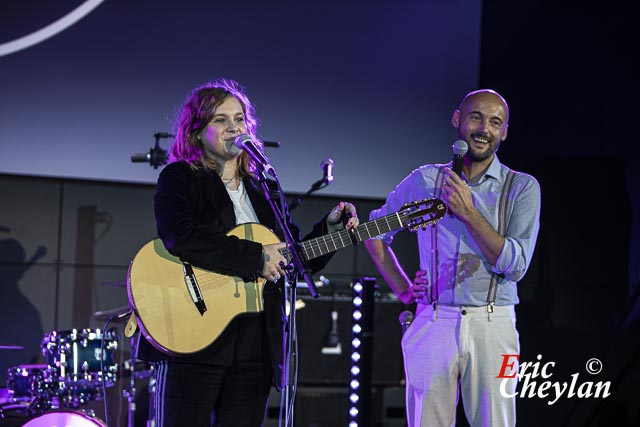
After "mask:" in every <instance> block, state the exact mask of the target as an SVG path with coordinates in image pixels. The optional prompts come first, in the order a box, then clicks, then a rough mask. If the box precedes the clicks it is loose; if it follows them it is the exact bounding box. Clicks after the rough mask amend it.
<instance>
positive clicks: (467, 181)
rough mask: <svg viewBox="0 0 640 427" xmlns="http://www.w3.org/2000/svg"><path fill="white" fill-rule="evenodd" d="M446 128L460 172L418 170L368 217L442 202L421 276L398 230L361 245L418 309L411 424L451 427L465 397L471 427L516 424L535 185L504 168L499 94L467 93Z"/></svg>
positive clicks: (410, 348)
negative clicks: (522, 284)
mask: <svg viewBox="0 0 640 427" xmlns="http://www.w3.org/2000/svg"><path fill="white" fill-rule="evenodd" d="M451 123H452V125H453V127H454V128H455V129H457V137H458V139H459V140H464V141H465V142H466V143H467V145H468V151H467V152H466V154H465V155H464V158H463V162H462V172H461V176H458V174H456V173H455V172H453V171H452V170H451V166H452V164H451V163H449V164H427V165H424V166H421V167H419V168H418V169H416V170H414V171H413V172H412V173H411V174H409V176H407V177H406V178H405V179H404V180H403V181H402V182H400V184H398V185H397V186H396V188H395V189H394V190H393V191H392V192H391V193H389V195H388V197H387V199H386V202H385V204H384V205H383V206H382V207H380V209H377V210H374V211H372V212H371V214H370V218H371V219H375V218H378V217H382V216H385V215H388V214H390V213H393V212H396V211H398V210H400V208H401V207H402V205H403V204H404V203H407V202H411V201H415V200H421V199H425V198H431V197H439V198H441V199H442V200H443V201H444V202H445V204H446V205H447V207H448V214H447V215H445V216H444V217H443V218H442V219H441V220H440V221H439V222H438V223H437V224H436V225H435V226H433V227H431V228H430V229H428V230H427V231H425V232H421V233H418V250H419V254H420V270H419V271H417V272H416V274H415V277H414V279H413V280H411V279H409V276H408V275H407V274H406V272H405V271H404V270H403V269H402V267H401V266H400V263H399V262H398V259H397V258H396V256H395V254H394V252H393V249H392V248H391V244H392V241H393V237H394V235H395V233H394V232H390V233H387V234H384V235H381V236H378V237H377V238H374V239H370V240H367V241H365V245H366V247H367V250H368V252H369V254H370V255H371V258H372V259H373V261H374V263H375V265H376V267H377V268H378V270H379V271H380V274H381V275H382V277H383V278H384V279H385V280H386V282H387V283H388V284H389V286H390V287H391V289H392V290H393V291H394V292H395V294H396V295H397V296H398V298H399V299H400V301H402V302H403V303H405V304H412V303H417V305H416V314H415V317H414V321H413V322H412V324H411V326H410V327H409V328H408V329H407V331H406V332H405V334H404V336H403V338H402V350H403V354H404V363H405V374H406V381H407V393H406V409H407V422H408V424H409V426H410V427H413V426H429V427H432V426H451V425H454V424H455V415H456V405H457V401H458V398H459V397H460V396H462V401H463V405H464V411H465V415H466V417H467V419H468V421H469V423H470V424H471V425H472V426H493V427H495V426H513V425H515V422H516V413H515V406H516V405H515V397H514V393H515V390H516V387H517V376H515V375H514V374H515V373H517V370H518V363H517V360H518V355H519V353H520V343H519V339H518V331H517V329H516V318H515V309H514V306H515V305H516V304H518V291H517V282H518V281H519V280H520V279H522V277H523V276H524V274H525V272H526V271H527V268H528V267H529V264H530V262H531V257H532V255H533V250H534V247H535V243H536V238H537V235H538V230H539V220H540V186H539V184H538V182H537V181H536V180H535V178H533V177H532V176H530V175H527V174H525V173H521V172H515V171H511V170H510V169H509V168H507V167H506V166H504V165H503V164H502V163H500V161H499V160H498V156H497V154H496V153H497V151H498V148H499V147H500V145H501V144H502V143H503V142H504V141H505V140H506V139H507V133H508V125H509V107H508V105H507V102H506V101H505V100H504V98H503V97H502V96H500V94H498V93H497V92H495V91H493V90H490V89H482V90H477V91H474V92H471V93H469V94H467V95H466V96H465V97H464V99H463V100H462V102H461V103H460V106H459V107H458V109H457V110H455V111H454V112H453V117H452V119H451ZM396 232H397V231H396ZM504 355H511V356H508V357H506V358H505V356H504ZM511 376H514V378H509V377H511Z"/></svg>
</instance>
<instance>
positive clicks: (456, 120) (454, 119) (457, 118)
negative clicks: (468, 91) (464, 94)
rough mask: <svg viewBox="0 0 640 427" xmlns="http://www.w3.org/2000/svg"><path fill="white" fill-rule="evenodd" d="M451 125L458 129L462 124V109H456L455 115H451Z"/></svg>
mask: <svg viewBox="0 0 640 427" xmlns="http://www.w3.org/2000/svg"><path fill="white" fill-rule="evenodd" d="M451 125H452V126H453V127H454V128H456V129H458V126H460V110H455V111H454V112H453V116H451Z"/></svg>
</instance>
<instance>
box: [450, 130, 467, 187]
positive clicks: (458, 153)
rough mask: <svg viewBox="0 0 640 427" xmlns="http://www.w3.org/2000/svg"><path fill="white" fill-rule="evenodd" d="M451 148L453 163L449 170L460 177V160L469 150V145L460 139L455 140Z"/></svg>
mask: <svg viewBox="0 0 640 427" xmlns="http://www.w3.org/2000/svg"><path fill="white" fill-rule="evenodd" d="M452 148H453V164H452V166H451V170H453V171H454V172H455V173H457V174H458V176H459V177H461V178H462V160H463V159H464V155H465V154H467V151H468V150H469V146H468V145H467V143H466V142H465V141H463V140H461V139H459V140H457V141H456V142H454V143H453V145H452Z"/></svg>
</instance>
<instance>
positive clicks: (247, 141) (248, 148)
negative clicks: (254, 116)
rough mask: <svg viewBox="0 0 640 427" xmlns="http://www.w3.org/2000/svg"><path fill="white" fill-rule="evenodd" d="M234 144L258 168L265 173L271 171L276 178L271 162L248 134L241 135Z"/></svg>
mask: <svg viewBox="0 0 640 427" xmlns="http://www.w3.org/2000/svg"><path fill="white" fill-rule="evenodd" d="M234 142H235V146H236V148H238V149H239V150H244V151H245V152H246V153H247V154H248V155H249V156H250V157H251V158H252V159H253V160H254V161H255V162H256V163H257V164H258V167H260V168H261V169H262V170H263V171H265V172H268V171H269V172H270V173H271V175H272V176H275V170H274V169H273V166H271V162H269V159H267V157H266V156H265V155H264V153H263V152H262V150H260V149H259V148H258V146H257V145H256V144H255V142H253V139H252V138H251V137H250V136H249V135H247V134H246V133H243V134H240V135H238V136H236V139H235V141H234Z"/></svg>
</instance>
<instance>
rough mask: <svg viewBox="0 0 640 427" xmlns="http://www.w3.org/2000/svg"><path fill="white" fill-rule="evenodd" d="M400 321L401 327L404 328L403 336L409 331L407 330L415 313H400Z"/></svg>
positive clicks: (407, 311) (406, 311)
mask: <svg viewBox="0 0 640 427" xmlns="http://www.w3.org/2000/svg"><path fill="white" fill-rule="evenodd" d="M398 321H399V322H400V326H401V327H402V335H404V333H405V332H406V331H407V328H408V327H409V325H410V324H411V322H412V321H413V313H412V312H410V311H409V310H405V311H403V312H402V313H400V316H398Z"/></svg>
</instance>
